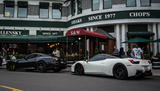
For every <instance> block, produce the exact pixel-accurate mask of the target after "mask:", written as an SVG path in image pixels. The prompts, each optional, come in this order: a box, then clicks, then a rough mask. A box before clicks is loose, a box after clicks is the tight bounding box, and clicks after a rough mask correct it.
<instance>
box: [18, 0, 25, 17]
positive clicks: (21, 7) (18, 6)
mask: <svg viewBox="0 0 160 91" xmlns="http://www.w3.org/2000/svg"><path fill="white" fill-rule="evenodd" d="M20 2H21V1H20ZM22 2H23V1H22ZM17 6H18V5H17ZM19 8H23V7H19V6H18V8H17V17H18V18H28V2H27V7H25V8H26V9H27V14H26V17H19V16H18V13H19Z"/></svg>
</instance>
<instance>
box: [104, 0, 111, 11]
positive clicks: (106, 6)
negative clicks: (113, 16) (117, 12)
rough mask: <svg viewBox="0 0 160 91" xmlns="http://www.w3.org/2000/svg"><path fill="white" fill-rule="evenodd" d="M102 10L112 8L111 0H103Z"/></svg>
mask: <svg viewBox="0 0 160 91" xmlns="http://www.w3.org/2000/svg"><path fill="white" fill-rule="evenodd" d="M103 8H104V9H109V8H112V0H103Z"/></svg>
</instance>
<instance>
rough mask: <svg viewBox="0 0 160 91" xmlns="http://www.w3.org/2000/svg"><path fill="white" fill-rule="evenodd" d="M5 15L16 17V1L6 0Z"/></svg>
mask: <svg viewBox="0 0 160 91" xmlns="http://www.w3.org/2000/svg"><path fill="white" fill-rule="evenodd" d="M4 16H5V17H14V1H4Z"/></svg>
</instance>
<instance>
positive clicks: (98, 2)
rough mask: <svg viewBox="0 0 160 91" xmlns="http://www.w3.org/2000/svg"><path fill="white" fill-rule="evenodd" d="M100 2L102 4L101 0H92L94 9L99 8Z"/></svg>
mask: <svg viewBox="0 0 160 91" xmlns="http://www.w3.org/2000/svg"><path fill="white" fill-rule="evenodd" d="M99 4H100V1H99V0H93V1H92V10H93V11H94V10H99Z"/></svg>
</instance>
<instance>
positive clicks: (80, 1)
mask: <svg viewBox="0 0 160 91" xmlns="http://www.w3.org/2000/svg"><path fill="white" fill-rule="evenodd" d="M77 8H78V14H81V13H82V0H77Z"/></svg>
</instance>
